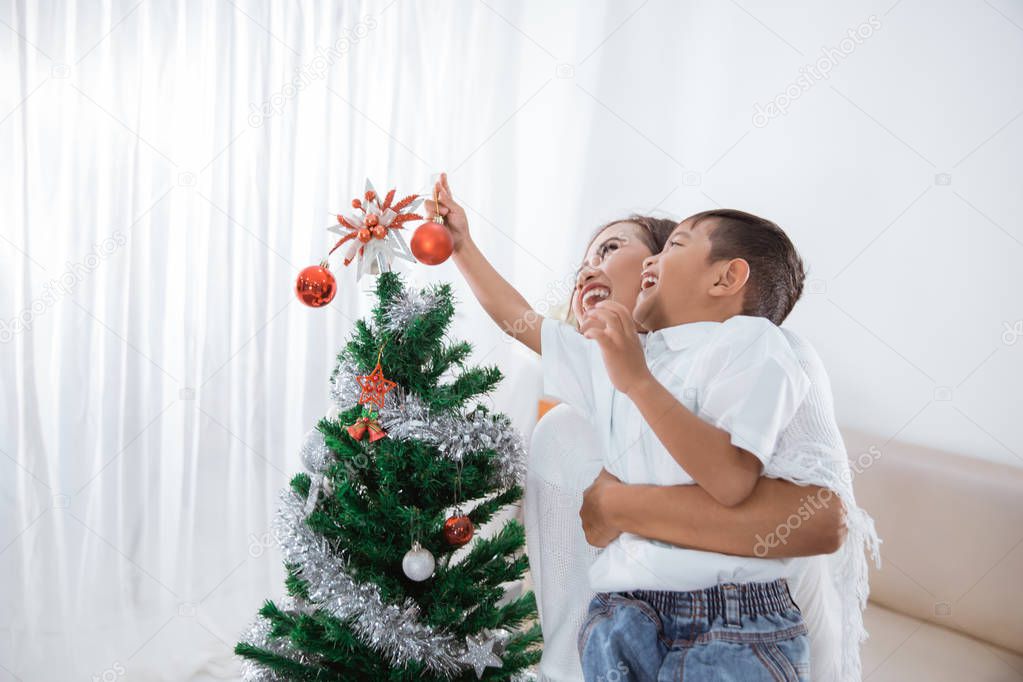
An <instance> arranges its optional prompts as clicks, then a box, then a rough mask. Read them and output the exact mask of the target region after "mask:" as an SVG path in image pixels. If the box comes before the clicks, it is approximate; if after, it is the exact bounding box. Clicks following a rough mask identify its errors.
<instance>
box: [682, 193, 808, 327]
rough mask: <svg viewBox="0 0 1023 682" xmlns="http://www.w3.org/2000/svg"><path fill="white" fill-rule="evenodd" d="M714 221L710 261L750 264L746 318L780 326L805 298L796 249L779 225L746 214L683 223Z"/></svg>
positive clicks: (725, 212) (722, 212) (726, 211)
mask: <svg viewBox="0 0 1023 682" xmlns="http://www.w3.org/2000/svg"><path fill="white" fill-rule="evenodd" d="M710 218H713V219H715V221H716V223H717V224H716V225H715V226H714V229H713V230H712V231H711V233H710V244H711V247H710V260H711V261H712V262H713V261H719V260H730V259H732V258H742V259H743V260H745V261H746V262H747V263H749V269H750V278H749V282H748V283H747V285H746V292H745V294H744V295H743V302H742V314H743V315H753V316H758V317H766V318H767V319H769V320H770V321H771V322H774V323H775V324H779V325H780V324H781V323H782V321H783V320H784V319H785V318H786V317H788V314H789V313H790V312H792V308H793V306H795V305H796V301H798V300H799V297H800V296H801V295H802V294H803V282H804V280H805V279H806V270H805V269H804V267H803V260H802V259H801V258H800V257H799V253H798V252H797V251H796V247H795V246H793V244H792V241H791V240H790V239H789V237H788V235H786V234H785V231H784V230H782V229H781V228H780V227H778V225H776V224H775V223H773V222H771V221H770V220H767V219H766V218H761V217H759V216H755V215H753V214H752V213H746V212H745V211H737V210H735V209H731V208H720V209H715V210H712V211H703V212H702V213H697V214H696V215H692V216H689V217H688V218H686V220H685V221H683V222H686V221H692V224H693V227H696V226H697V225H698V224H699V223H701V222H702V221H704V220H708V219H710Z"/></svg>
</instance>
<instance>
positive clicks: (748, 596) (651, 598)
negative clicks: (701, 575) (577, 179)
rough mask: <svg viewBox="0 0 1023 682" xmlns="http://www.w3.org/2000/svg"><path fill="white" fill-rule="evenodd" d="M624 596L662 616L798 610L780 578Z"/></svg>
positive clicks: (759, 614) (743, 613)
mask: <svg viewBox="0 0 1023 682" xmlns="http://www.w3.org/2000/svg"><path fill="white" fill-rule="evenodd" d="M623 594H625V595H628V596H631V597H633V598H635V599H640V600H642V601H645V602H646V603H648V604H650V605H651V606H653V607H654V608H655V609H657V610H658V611H659V612H661V613H662V614H673V615H679V616H686V617H700V616H702V617H705V618H708V619H711V620H713V619H714V618H715V617H717V616H722V617H726V618H728V619H731V618H734V617H736V616H761V615H767V614H770V613H781V612H783V611H789V610H792V609H798V608H799V607H798V606H796V603H795V602H794V601H793V600H792V595H791V594H790V593H789V586H788V583H787V582H786V581H785V579H784V578H781V579H779V580H774V581H772V582H769V583H721V584H720V585H715V586H714V587H708V588H707V589H704V590H693V591H692V592H666V591H656V590H636V591H634V592H625V593H623Z"/></svg>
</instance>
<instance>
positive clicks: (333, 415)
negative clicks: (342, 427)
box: [327, 405, 341, 422]
mask: <svg viewBox="0 0 1023 682" xmlns="http://www.w3.org/2000/svg"><path fill="white" fill-rule="evenodd" d="M340 416H341V408H340V407H338V406H337V405H331V406H330V409H329V410H327V419H329V420H330V421H332V422H336V421H337V418H338V417H340Z"/></svg>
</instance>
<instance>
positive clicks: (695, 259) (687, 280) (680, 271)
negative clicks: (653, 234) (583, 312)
mask: <svg viewBox="0 0 1023 682" xmlns="http://www.w3.org/2000/svg"><path fill="white" fill-rule="evenodd" d="M716 224H717V220H716V219H714V218H706V219H704V220H701V221H700V222H699V223H698V224H696V225H695V226H694V225H693V222H692V221H690V220H684V221H682V222H681V223H679V225H678V227H676V228H675V231H674V232H672V233H671V236H670V237H669V238H668V241H667V242H666V243H665V244H664V250H663V251H661V252H660V253H659V254H656V255H654V256H652V257H650V258H648V259H647V260H646V261H645V262H644V265H645V268H644V270H643V275H642V279H641V282H640V290H639V295H638V296H637V297H636V307H635V308H634V310H633V317H634V318H635V320H636V322H637V323H638V324H641V325H643V327H645V328H646V329H648V330H650V331H654V330H657V329H663V328H664V327H672V326H674V325H677V324H685V323H687V322H695V321H699V320H701V319H707V318H706V317H705V316H704V315H703V314H704V313H705V311H706V310H708V309H709V307H710V306H709V304H710V303H712V302H713V301H712V300H711V299H712V297H711V295H710V291H711V289H712V288H713V287H714V284H715V282H717V281H718V278H719V275H720V270H721V267H720V263H719V264H715V263H712V262H711V260H710V253H711V246H712V244H711V241H710V235H711V233H712V232H713V231H714V227H715V225H716Z"/></svg>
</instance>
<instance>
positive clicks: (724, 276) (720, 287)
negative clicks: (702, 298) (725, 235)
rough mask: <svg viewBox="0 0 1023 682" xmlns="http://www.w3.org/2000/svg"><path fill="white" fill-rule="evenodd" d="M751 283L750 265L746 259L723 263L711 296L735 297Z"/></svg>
mask: <svg viewBox="0 0 1023 682" xmlns="http://www.w3.org/2000/svg"><path fill="white" fill-rule="evenodd" d="M748 281H749V263H748V262H747V261H746V259H745V258H733V259H731V260H727V261H721V263H720V264H719V265H718V271H717V281H715V282H714V286H712V287H711V288H710V295H711V296H734V295H736V294H738V293H741V292H742V289H743V287H745V286H746V282H748Z"/></svg>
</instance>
